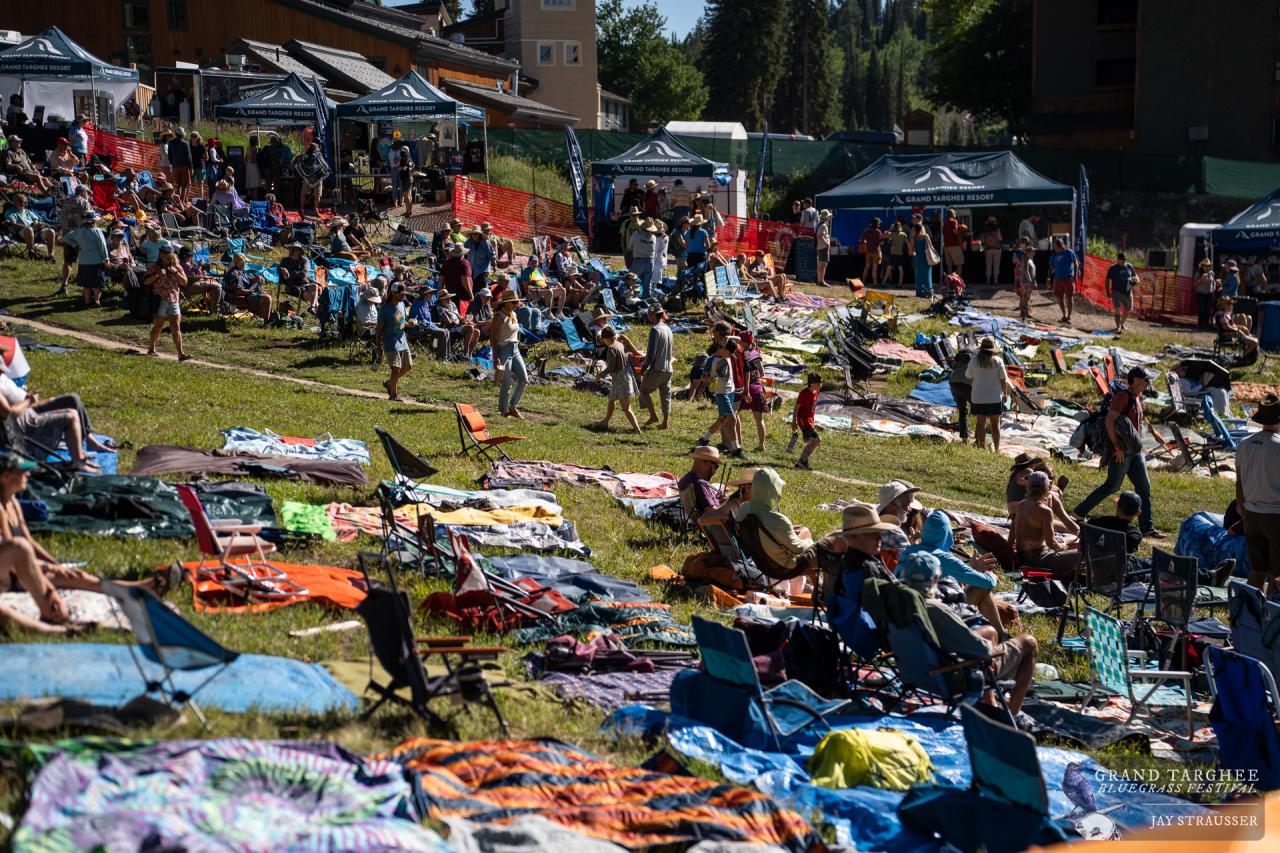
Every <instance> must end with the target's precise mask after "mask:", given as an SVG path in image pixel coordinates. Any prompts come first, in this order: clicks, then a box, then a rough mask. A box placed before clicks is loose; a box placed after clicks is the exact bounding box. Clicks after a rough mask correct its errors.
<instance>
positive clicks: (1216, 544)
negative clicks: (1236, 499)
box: [1173, 512, 1249, 578]
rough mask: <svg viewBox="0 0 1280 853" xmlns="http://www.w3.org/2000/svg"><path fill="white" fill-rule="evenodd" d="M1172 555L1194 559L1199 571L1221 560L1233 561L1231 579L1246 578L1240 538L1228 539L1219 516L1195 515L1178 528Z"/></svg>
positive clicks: (1245, 555) (1246, 564)
mask: <svg viewBox="0 0 1280 853" xmlns="http://www.w3.org/2000/svg"><path fill="white" fill-rule="evenodd" d="M1173 551H1174V553H1175V554H1179V555H1181V556H1183V557H1195V558H1196V559H1197V560H1199V561H1200V565H1201V567H1202V568H1206V569H1209V568H1213V567H1214V566H1216V565H1218V564H1219V563H1221V562H1222V561H1223V560H1235V561H1236V568H1235V576H1236V577H1241V578H1242V577H1246V576H1247V575H1248V574H1249V552H1248V550H1247V549H1246V548H1245V547H1244V537H1243V536H1232V535H1231V534H1230V533H1228V532H1227V529H1226V528H1225V527H1223V526H1222V516H1220V515H1217V514H1216V513H1212V512H1197V513H1196V514H1194V515H1192V516H1191V517H1190V518H1188V519H1187V520H1186V521H1184V522H1182V525H1181V526H1180V527H1179V528H1178V542H1177V544H1176V545H1175V546H1174V548H1173Z"/></svg>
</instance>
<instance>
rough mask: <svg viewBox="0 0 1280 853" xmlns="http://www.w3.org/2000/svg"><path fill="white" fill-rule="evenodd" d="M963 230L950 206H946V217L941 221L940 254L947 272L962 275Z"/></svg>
mask: <svg viewBox="0 0 1280 853" xmlns="http://www.w3.org/2000/svg"><path fill="white" fill-rule="evenodd" d="M963 237H964V232H963V230H962V226H961V225H960V220H959V219H957V218H956V212H955V210H953V209H952V208H947V218H946V219H944V220H943V221H942V254H943V261H944V262H945V266H944V267H943V269H945V270H946V271H947V272H949V273H955V274H956V275H959V276H961V278H963V277H964V276H963V275H962V273H963V272H964V245H963V243H962V241H963Z"/></svg>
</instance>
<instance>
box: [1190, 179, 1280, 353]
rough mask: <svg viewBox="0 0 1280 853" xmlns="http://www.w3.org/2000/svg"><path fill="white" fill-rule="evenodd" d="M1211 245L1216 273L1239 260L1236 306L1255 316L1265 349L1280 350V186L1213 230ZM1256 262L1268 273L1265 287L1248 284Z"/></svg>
mask: <svg viewBox="0 0 1280 853" xmlns="http://www.w3.org/2000/svg"><path fill="white" fill-rule="evenodd" d="M1209 249H1210V252H1211V255H1212V259H1213V263H1214V268H1215V269H1214V272H1215V273H1216V272H1217V268H1218V267H1220V266H1221V265H1222V264H1223V263H1226V262H1227V260H1228V259H1230V260H1234V261H1235V262H1236V265H1237V267H1238V268H1239V275H1240V296H1239V297H1238V298H1237V300H1236V306H1235V310H1236V311H1239V312H1241V313H1244V314H1248V315H1250V316H1251V317H1253V320H1254V324H1255V325H1254V328H1255V329H1257V330H1258V332H1259V334H1260V336H1261V339H1262V343H1263V348H1264V349H1265V350H1267V351H1269V352H1274V351H1276V350H1280V301H1277V300H1280V189H1276V190H1273V191H1272V192H1270V193H1268V194H1267V195H1265V196H1263V197H1262V198H1260V199H1258V200H1257V201H1255V202H1254V203H1253V204H1251V205H1249V206H1248V207H1247V208H1245V209H1244V210H1242V211H1240V212H1239V213H1237V214H1236V215H1235V216H1233V217H1231V218H1230V219H1228V220H1227V221H1226V222H1224V223H1223V224H1221V225H1219V226H1218V227H1217V228H1214V229H1212V230H1210V231H1209ZM1255 263H1258V264H1260V265H1261V266H1262V269H1263V272H1264V273H1265V274H1266V277H1267V284H1266V285H1264V286H1262V287H1261V288H1258V287H1256V286H1251V285H1249V284H1248V281H1249V268H1250V267H1252V266H1253V265H1254V264H1255ZM1193 274H1194V273H1193Z"/></svg>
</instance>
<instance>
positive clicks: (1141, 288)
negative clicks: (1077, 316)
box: [1077, 254, 1196, 323]
mask: <svg viewBox="0 0 1280 853" xmlns="http://www.w3.org/2000/svg"><path fill="white" fill-rule="evenodd" d="M1112 263H1113V261H1110V260H1108V259H1106V258H1099V257H1097V256H1096V255H1088V254H1086V255H1085V260H1084V275H1083V277H1082V279H1081V281H1080V283H1079V286H1078V290H1077V293H1078V294H1079V295H1080V296H1081V297H1083V298H1084V299H1085V301H1087V302H1089V303H1090V304H1092V305H1095V306H1097V307H1098V308H1101V309H1103V310H1104V311H1110V310H1111V294H1110V292H1109V291H1108V289H1107V270H1108V269H1110V268H1111V265H1112ZM1134 269H1135V270H1136V271H1137V273H1138V284H1137V286H1135V287H1134V288H1133V315H1134V316H1135V317H1137V318H1138V319H1140V320H1148V321H1153V322H1158V323H1159V322H1166V323H1167V322H1176V321H1178V320H1181V319H1183V318H1187V317H1194V316H1195V315H1196V297H1195V287H1194V284H1193V282H1192V281H1191V278H1190V277H1189V276H1180V275H1178V274H1177V273H1175V272H1172V271H1170V270H1152V269H1146V268H1144V267H1134Z"/></svg>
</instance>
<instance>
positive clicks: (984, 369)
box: [965, 338, 1009, 453]
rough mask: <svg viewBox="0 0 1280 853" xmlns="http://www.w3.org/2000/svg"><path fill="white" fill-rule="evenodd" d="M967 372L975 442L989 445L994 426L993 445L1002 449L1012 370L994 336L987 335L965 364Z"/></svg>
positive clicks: (977, 445) (978, 444) (992, 446)
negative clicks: (1007, 368) (1002, 425)
mask: <svg viewBox="0 0 1280 853" xmlns="http://www.w3.org/2000/svg"><path fill="white" fill-rule="evenodd" d="M965 376H966V377H967V378H968V380H969V381H970V382H971V383H972V386H973V387H972V389H971V391H970V394H969V396H970V399H971V400H972V408H973V416H974V420H975V422H976V423H975V425H974V428H973V429H974V435H973V443H974V446H975V447H986V445H987V430H988V429H990V430H991V448H992V449H993V450H994V451H995V452H996V453H999V452H1000V416H1001V415H1002V414H1003V413H1004V401H1005V398H1006V397H1008V396H1009V374H1008V373H1007V372H1005V369H1004V359H1002V358H1001V357H1000V356H999V355H998V354H997V350H996V342H995V339H994V338H983V339H982V343H981V344H979V346H978V354H977V356H976V357H974V358H973V359H972V360H971V361H970V362H969V366H968V367H966V368H965Z"/></svg>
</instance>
